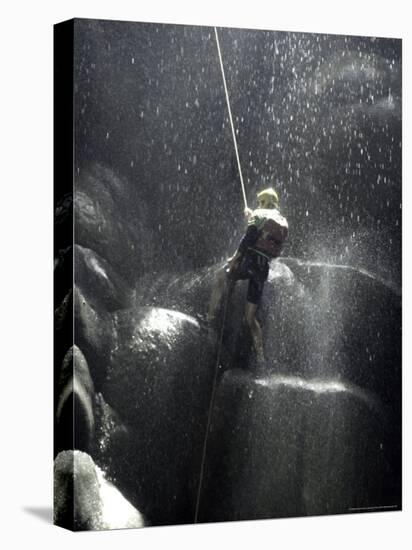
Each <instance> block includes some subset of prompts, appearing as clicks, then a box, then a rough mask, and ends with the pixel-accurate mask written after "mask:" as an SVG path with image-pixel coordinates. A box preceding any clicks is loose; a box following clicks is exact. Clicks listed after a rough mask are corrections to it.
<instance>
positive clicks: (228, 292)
mask: <svg viewBox="0 0 412 550" xmlns="http://www.w3.org/2000/svg"><path fill="white" fill-rule="evenodd" d="M215 36H216V45H217V51H218V54H219V61H220V68H221V70H222V78H223V86H224V89H225V95H226V103H227V109H228V111H229V120H230V126H231V128H232V136H233V144H234V146H235V153H236V160H237V165H238V169H239V176H240V185H241V187H242V194H243V201H244V203H245V208H247V199H246V192H245V185H244V183H243V176H242V168H241V166H240V160H239V152H238V148H237V141H236V132H235V127H234V124H233V118H232V111H231V108H230V100H229V93H228V91H227V85H226V77H225V70H224V68H223V61H222V53H221V51H220V44H219V35H218V32H217V28H216V27H215ZM232 288H233V281H228V282H227V286H226V298H225V302H224V308H223V316H222V325H221V328H220V334H219V339H218V347H217V352H216V366H215V372H214V378H213V385H212V393H211V396H210V403H209V412H208V416H207V424H206V433H205V439H204V442H203V451H202V461H201V465H200V474H199V486H198V490H197V498H196V508H195V521H194V522H195V523H197V521H198V519H199V509H200V499H201V494H202V486H203V478H204V473H205V464H206V456H207V444H208V440H209V433H210V425H211V422H212V415H213V408H214V404H215V397H216V385H217V375H218V372H219V363H220V355H221V350H222V343H223V332H224V330H225V324H226V314H227V306H228V302H229V298H230V295H231V291H232Z"/></svg>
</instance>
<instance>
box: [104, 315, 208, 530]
mask: <svg viewBox="0 0 412 550" xmlns="http://www.w3.org/2000/svg"><path fill="white" fill-rule="evenodd" d="M116 331H117V334H118V341H117V347H116V349H115V350H113V351H112V354H111V357H110V363H109V369H108V374H107V378H106V382H105V384H104V387H103V390H102V393H103V395H104V398H105V399H106V400H107V402H108V403H109V404H110V406H111V407H112V408H113V409H114V410H116V412H117V413H118V414H119V416H120V418H121V419H122V421H123V422H124V423H125V425H126V426H127V429H128V431H129V433H130V438H129V439H128V441H127V443H126V445H125V447H124V448H123V449H122V450H121V451H120V453H121V454H120V455H119V459H118V461H117V464H116V465H115V470H114V472H113V475H114V476H115V478H116V482H117V485H118V487H119V488H121V490H122V491H123V492H124V494H126V495H128V498H129V499H130V500H131V501H132V502H134V503H135V502H136V505H139V509H141V510H144V513H145V514H146V515H147V517H148V518H149V520H150V521H151V522H152V523H155V524H165V523H188V522H192V521H193V517H194V508H195V498H196V490H197V482H198V476H199V469H200V461H201V453H202V445H203V440H204V433H205V429H206V420H207V410H208V403H209V397H210V393H209V392H210V388H211V384H212V378H213V358H214V353H213V346H212V345H211V344H210V343H209V342H208V341H207V339H206V338H205V335H204V333H203V332H202V330H201V329H200V327H199V324H198V323H197V321H196V320H195V319H194V318H192V317H189V316H188V315H185V314H182V313H180V312H177V311H172V310H166V309H161V308H138V309H137V310H125V311H123V312H121V313H119V314H117V315H116ZM116 445H117V443H115V444H114V448H116ZM113 450H114V449H112V448H111V446H110V445H109V446H108V448H107V450H106V453H105V454H104V456H102V460H103V462H105V461H106V456H107V455H111V454H113Z"/></svg>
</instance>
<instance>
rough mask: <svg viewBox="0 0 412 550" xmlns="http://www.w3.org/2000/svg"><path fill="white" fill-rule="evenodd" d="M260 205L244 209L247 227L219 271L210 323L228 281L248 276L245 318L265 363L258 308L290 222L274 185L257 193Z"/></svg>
mask: <svg viewBox="0 0 412 550" xmlns="http://www.w3.org/2000/svg"><path fill="white" fill-rule="evenodd" d="M257 205H258V207H257V209H256V210H254V211H252V210H251V209H249V208H246V209H245V216H246V219H247V221H248V228H247V231H246V233H245V235H244V236H243V238H242V240H241V241H240V244H239V247H238V249H237V251H236V252H235V254H234V255H233V256H232V257H231V258H229V259H228V260H227V263H226V265H225V266H224V267H223V269H222V270H221V271H220V272H219V273H218V276H217V281H216V285H215V287H214V288H213V291H212V296H211V299H210V303H209V311H208V320H209V322H211V323H212V322H213V321H214V319H215V317H216V312H217V310H218V308H219V305H220V302H221V299H222V296H223V294H224V292H225V288H227V286H226V285H227V284H229V289H231V288H232V287H233V283H235V282H236V281H238V280H243V279H248V280H249V286H248V292H247V302H246V310H245V318H246V322H247V324H248V326H249V328H250V331H251V335H252V340H253V345H254V348H255V352H256V358H257V364H258V365H259V366H263V365H264V364H265V354H264V348H263V339H262V329H261V327H260V324H259V322H258V320H257V318H256V312H257V308H258V305H259V302H260V299H261V296H262V292H263V285H264V283H265V281H266V279H267V277H268V274H269V262H270V261H271V260H272V259H273V258H277V257H278V256H279V255H280V253H281V250H282V247H283V243H284V241H285V239H286V237H287V234H288V223H287V221H286V219H285V218H284V217H283V216H282V215H281V214H280V212H279V210H278V208H279V199H278V195H277V193H276V191H275V190H274V189H273V188H272V187H270V188H268V189H264V190H263V191H260V192H259V193H258V194H257ZM228 291H229V290H228Z"/></svg>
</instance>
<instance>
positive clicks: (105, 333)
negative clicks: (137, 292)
mask: <svg viewBox="0 0 412 550" xmlns="http://www.w3.org/2000/svg"><path fill="white" fill-rule="evenodd" d="M74 339H75V342H76V345H77V346H78V347H79V348H80V349H81V350H82V353H83V354H84V356H85V358H86V360H87V363H88V365H89V368H90V372H91V376H92V379H93V382H94V384H95V386H96V390H97V391H99V390H100V387H101V385H102V384H103V381H104V379H105V376H106V372H107V367H108V363H109V359H110V353H111V350H112V349H114V348H115V346H116V340H117V333H116V329H115V324H114V320H113V317H112V315H111V314H110V313H108V312H107V311H106V310H105V309H104V308H98V307H97V306H96V305H95V306H94V307H92V305H91V304H90V303H89V301H88V300H87V299H86V297H85V296H84V295H83V293H82V292H81V290H80V289H79V288H77V287H75V289H74Z"/></svg>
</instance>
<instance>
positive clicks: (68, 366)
mask: <svg viewBox="0 0 412 550" xmlns="http://www.w3.org/2000/svg"><path fill="white" fill-rule="evenodd" d="M56 395H57V402H56V409H55V423H56V432H55V433H56V437H55V454H57V453H58V452H59V451H62V450H67V449H79V450H83V451H88V452H89V451H90V447H91V445H92V442H93V439H94V431H95V415H94V384H93V381H92V379H91V377H90V372H89V368H88V365H87V362H86V359H85V358H84V355H83V354H82V352H81V351H80V350H79V348H78V347H77V346H72V347H71V348H70V349H69V350H68V352H67V353H66V355H65V357H64V360H63V364H62V367H61V370H60V375H59V379H58V385H57V391H56Z"/></svg>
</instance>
